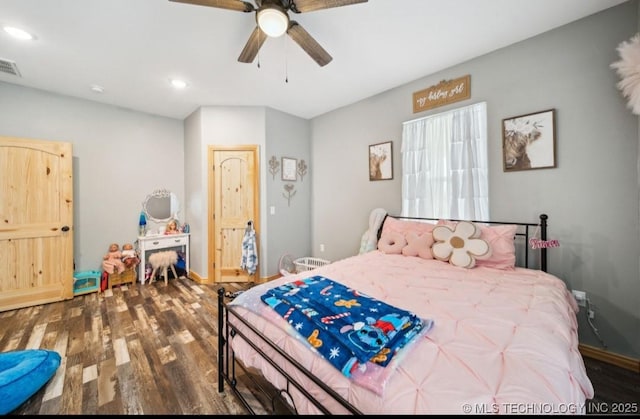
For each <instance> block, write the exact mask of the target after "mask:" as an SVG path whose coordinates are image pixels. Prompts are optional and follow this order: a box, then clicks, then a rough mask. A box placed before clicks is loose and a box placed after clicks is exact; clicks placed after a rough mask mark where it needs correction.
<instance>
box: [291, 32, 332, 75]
mask: <svg viewBox="0 0 640 419" xmlns="http://www.w3.org/2000/svg"><path fill="white" fill-rule="evenodd" d="M287 33H288V34H289V36H290V37H291V38H292V39H293V40H294V41H295V42H296V43H297V44H298V45H300V47H302V49H303V50H305V52H306V53H307V54H309V56H310V57H311V58H313V59H314V60H315V62H317V63H318V65H319V66H320V67H323V66H325V65H327V64H329V63H330V62H331V60H332V59H333V58H332V57H331V55H329V53H328V52H327V51H325V50H324V48H322V47H321V46H320V44H319V43H318V42H317V41H316V40H315V39H313V37H312V36H311V35H309V32H307V31H306V30H305V29H304V28H303V27H302V26H300V25H299V24H298V22H296V21H295V20H292V21H290V22H289V29H288V30H287Z"/></svg>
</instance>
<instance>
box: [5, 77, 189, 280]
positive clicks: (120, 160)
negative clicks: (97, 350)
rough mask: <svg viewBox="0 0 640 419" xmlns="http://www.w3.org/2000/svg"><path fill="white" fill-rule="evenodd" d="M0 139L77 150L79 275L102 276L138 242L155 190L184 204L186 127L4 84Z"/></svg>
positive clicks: (75, 225)
mask: <svg viewBox="0 0 640 419" xmlns="http://www.w3.org/2000/svg"><path fill="white" fill-rule="evenodd" d="M0 135H2V136H7V137H19V138H35V139H41V140H51V141H64V142H70V143H72V146H73V177H74V201H75V202H74V207H73V211H74V261H75V265H76V270H78V271H83V270H94V269H95V270H101V269H102V267H101V263H102V256H103V255H104V254H106V253H107V250H108V247H109V243H112V242H116V243H119V244H120V245H122V244H123V243H125V242H130V243H133V242H135V240H136V237H137V235H138V218H139V214H140V211H141V210H142V201H144V199H145V197H146V196H147V195H148V194H150V193H151V192H153V190H154V189H158V188H166V189H169V190H171V191H173V192H175V193H176V195H177V196H178V199H179V200H180V201H181V202H184V153H183V137H184V133H183V124H182V121H179V120H175V119H169V118H164V117H159V116H154V115H149V114H145V113H140V112H134V111H129V110H126V109H122V108H117V107H114V106H109V105H102V104H98V103H95V102H89V101H86V100H79V99H74V98H70V97H67V96H60V95H57V94H52V93H47V92H44V91H41V90H36V89H30V88H24V87H20V86H17V85H12V84H9V83H3V82H0ZM178 215H179V217H181V218H182V217H184V212H182V211H181V212H180V213H179V214H178ZM149 227H150V228H155V227H156V226H155V225H154V224H153V223H150V224H149Z"/></svg>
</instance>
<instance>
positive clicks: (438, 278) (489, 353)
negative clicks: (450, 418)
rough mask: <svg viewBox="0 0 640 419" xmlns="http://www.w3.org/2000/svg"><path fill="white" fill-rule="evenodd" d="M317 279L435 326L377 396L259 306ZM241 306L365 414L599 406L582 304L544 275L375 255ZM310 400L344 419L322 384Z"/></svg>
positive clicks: (250, 355)
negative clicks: (582, 343) (585, 347)
mask: <svg viewBox="0 0 640 419" xmlns="http://www.w3.org/2000/svg"><path fill="white" fill-rule="evenodd" d="M313 275H323V276H326V277H327V278H331V279H333V280H335V281H338V282H341V283H343V284H346V285H349V286H350V287H352V288H354V289H356V290H358V291H361V292H364V293H366V294H368V295H370V296H372V297H375V298H378V299H381V300H384V301H385V302H387V303H389V304H391V305H394V306H397V307H400V308H403V309H406V310H409V311H412V312H414V313H416V314H417V315H418V316H420V317H423V318H430V319H433V320H434V325H433V328H432V329H431V330H430V331H429V332H428V333H426V334H424V335H422V336H420V338H419V339H418V341H416V342H413V343H412V344H411V345H410V346H409V347H407V348H405V349H403V350H405V353H403V354H402V356H398V360H397V362H395V363H393V364H390V365H389V366H388V367H387V369H386V370H385V371H383V372H382V373H379V374H378V375H377V376H375V377H374V378H373V381H375V382H376V383H377V384H379V386H380V387H379V388H376V389H372V387H371V386H370V385H367V382H366V377H364V378H362V377H361V380H360V381H358V380H349V379H348V378H346V377H345V376H344V375H342V374H341V373H340V371H338V370H336V369H335V368H333V367H332V366H331V365H330V364H329V363H328V362H327V361H325V360H324V359H322V358H321V357H320V356H319V355H317V354H316V353H314V352H313V351H311V350H309V348H308V346H307V345H306V344H305V343H304V342H302V341H300V340H298V338H297V337H296V336H295V334H293V333H290V332H287V331H284V330H285V329H283V326H286V323H285V322H284V320H282V319H281V318H279V317H278V316H277V315H275V314H274V312H273V311H272V310H271V309H270V308H268V307H267V306H266V305H265V304H264V303H262V302H261V301H260V300H259V297H260V295H261V294H262V293H263V292H264V290H265V289H266V288H267V287H272V286H275V285H278V284H280V283H284V282H289V281H292V280H294V279H297V278H301V277H308V276H313ZM233 305H234V306H235V308H236V309H237V310H238V311H239V312H241V313H242V315H243V317H245V318H247V319H250V320H251V321H252V323H253V324H255V325H256V326H257V327H258V329H259V330H261V331H262V333H264V334H266V335H267V336H269V337H270V338H271V339H272V340H273V341H275V342H276V343H277V344H278V345H280V346H281V347H282V348H284V349H285V351H286V352H287V353H288V354H290V355H291V356H293V357H294V358H295V359H297V360H299V362H300V363H302V364H303V365H304V366H305V367H306V368H307V369H309V370H310V371H312V372H313V373H314V374H315V375H316V376H318V377H319V378H321V380H322V381H323V382H325V383H327V384H328V385H329V386H330V387H332V388H333V389H334V390H335V391H336V392H338V393H339V394H340V395H341V396H343V397H344V398H345V399H347V400H348V401H349V402H350V403H351V404H353V405H355V406H356V407H357V408H358V409H359V410H360V411H362V412H363V413H396V414H436V413H437V414H440V413H444V414H468V413H475V414H478V413H480V414H483V413H506V414H514V413H529V414H531V413H533V414H537V413H542V414H561V413H568V414H573V413H576V414H581V413H585V407H584V405H585V401H586V399H590V398H592V397H593V387H592V385H591V382H590V381H589V378H588V377H587V375H586V372H585V368H584V364H583V361H582V357H581V355H580V353H579V352H578V335H577V322H576V312H577V305H576V303H575V300H574V299H573V297H572V296H571V294H570V293H569V291H568V290H567V288H566V286H565V284H564V282H562V281H561V280H560V279H558V278H557V277H555V276H553V275H550V274H547V273H544V272H542V271H537V270H529V269H523V268H516V269H515V270H510V271H507V270H498V269H494V268H486V267H476V268H473V269H465V268H458V267H454V266H451V265H449V264H448V263H446V262H441V261H437V260H425V259H421V258H419V257H411V256H403V255H386V254H383V253H381V252H379V251H373V252H369V253H366V254H363V255H359V256H354V257H351V258H347V259H344V260H341V261H338V262H334V263H333V264H330V265H327V266H324V267H322V268H318V269H315V270H313V271H308V272H304V273H302V274H298V275H294V276H287V277H283V278H280V279H278V280H276V281H271V282H269V283H267V284H262V285H259V286H257V287H254V288H252V289H251V290H249V291H247V292H245V293H243V294H242V295H241V296H240V297H238V298H236V300H235V301H234V302H233ZM256 313H259V315H256ZM230 320H233V318H232V317H231V318H230ZM247 333H250V332H247ZM254 342H256V340H254ZM232 345H233V348H234V351H235V352H236V356H237V357H238V358H239V359H240V360H241V361H242V362H243V363H245V365H248V366H251V367H255V368H258V369H260V370H261V371H262V374H263V375H264V376H265V377H266V378H267V379H269V381H270V382H272V383H274V384H275V385H276V387H277V388H284V387H285V386H286V385H285V383H286V382H285V381H284V379H283V378H282V377H281V376H280V375H279V374H278V373H277V372H276V371H275V370H274V369H273V368H272V367H270V366H269V365H268V364H266V362H264V361H263V360H262V359H260V357H259V356H257V355H256V354H255V353H254V352H253V350H252V349H251V348H250V347H249V345H247V344H246V343H244V342H242V341H241V340H239V339H235V340H234V341H233V342H232ZM267 352H268V353H270V354H271V357H272V358H274V359H278V358H279V356H278V355H277V354H276V353H274V351H269V350H267ZM394 361H395V360H394ZM278 362H279V364H280V365H281V366H284V365H285V364H286V362H285V361H284V360H279V361H278ZM286 369H287V370H289V371H295V370H294V369H292V368H291V367H287V368H286ZM296 376H300V374H299V373H298V374H296ZM303 379H304V378H303ZM363 380H364V381H363ZM305 388H307V389H308V390H309V391H310V392H311V393H312V394H314V396H316V397H317V398H318V399H319V400H321V401H322V404H323V405H324V406H326V407H328V408H329V410H330V411H331V412H333V413H343V412H344V411H345V410H344V408H343V407H341V406H339V405H338V404H337V403H336V402H334V401H331V400H330V399H329V398H328V397H327V396H326V395H325V394H324V392H323V391H321V390H319V389H316V388H315V387H314V386H313V385H312V384H305ZM372 390H373V391H372ZM291 393H292V394H293V397H294V402H295V407H296V409H297V411H298V412H299V413H318V412H319V410H318V409H317V408H316V407H315V406H313V405H312V404H311V403H309V402H308V401H306V400H304V398H302V397H301V395H300V394H299V393H298V392H297V391H295V389H294V390H293V391H291Z"/></svg>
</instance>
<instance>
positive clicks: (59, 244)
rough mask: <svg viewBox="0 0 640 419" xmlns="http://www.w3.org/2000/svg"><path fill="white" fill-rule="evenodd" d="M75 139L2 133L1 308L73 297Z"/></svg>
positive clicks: (0, 174) (0, 156)
mask: <svg viewBox="0 0 640 419" xmlns="http://www.w3.org/2000/svg"><path fill="white" fill-rule="evenodd" d="M72 167H73V156H72V147H71V143H65V142H55V141H42V140H32V139H21V138H9V137H0V266H1V267H2V268H1V269H0V311H6V310H13V309H16V308H21V307H28V306H34V305H39V304H44V303H50V302H54V301H61V300H67V299H70V298H73V225H72V224H73V169H72Z"/></svg>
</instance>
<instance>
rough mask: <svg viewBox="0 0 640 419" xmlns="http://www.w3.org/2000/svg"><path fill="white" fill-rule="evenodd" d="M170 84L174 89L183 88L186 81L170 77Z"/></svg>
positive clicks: (185, 85)
mask: <svg viewBox="0 0 640 419" xmlns="http://www.w3.org/2000/svg"><path fill="white" fill-rule="evenodd" d="M171 85H172V86H173V87H175V88H176V89H184V88H185V87H187V82H186V81H184V80H180V79H171Z"/></svg>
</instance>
